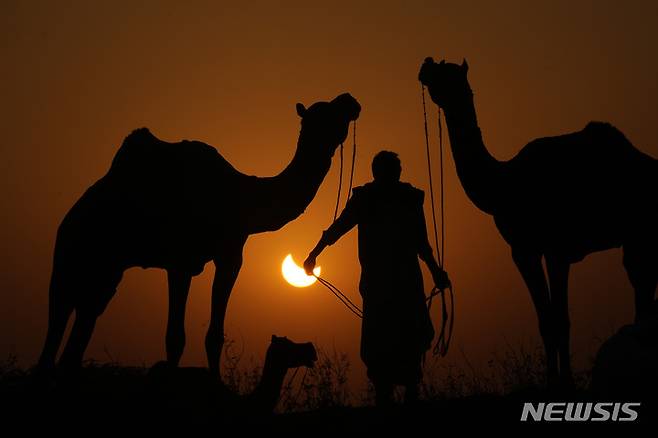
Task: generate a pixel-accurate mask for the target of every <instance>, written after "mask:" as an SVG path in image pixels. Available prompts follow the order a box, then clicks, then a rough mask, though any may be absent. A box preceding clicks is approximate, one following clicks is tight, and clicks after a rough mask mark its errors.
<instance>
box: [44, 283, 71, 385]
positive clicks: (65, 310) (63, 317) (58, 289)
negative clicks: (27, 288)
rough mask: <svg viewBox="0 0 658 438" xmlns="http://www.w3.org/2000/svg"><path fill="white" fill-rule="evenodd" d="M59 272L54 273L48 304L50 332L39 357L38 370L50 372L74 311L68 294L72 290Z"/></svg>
mask: <svg viewBox="0 0 658 438" xmlns="http://www.w3.org/2000/svg"><path fill="white" fill-rule="evenodd" d="M59 277H60V276H59V274H58V273H57V272H55V273H53V279H52V280H51V284H50V294H49V305H48V333H47V334H46V341H45V342H44V346H43V350H42V351H41V356H40V357H39V365H38V370H39V371H40V372H45V373H49V372H51V371H52V370H53V369H54V368H55V359H56V357H57V351H58V350H59V347H60V344H61V342H62V338H63V337H64V331H65V330H66V324H67V323H68V320H69V318H70V316H71V314H72V313H73V305H72V304H71V302H70V301H71V300H70V298H69V297H68V296H67V294H68V293H69V292H70V291H69V290H68V289H67V288H65V287H63V285H62V283H63V282H62V281H59Z"/></svg>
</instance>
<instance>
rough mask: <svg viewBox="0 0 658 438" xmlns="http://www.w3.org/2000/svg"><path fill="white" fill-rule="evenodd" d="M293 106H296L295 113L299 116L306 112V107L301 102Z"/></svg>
mask: <svg viewBox="0 0 658 438" xmlns="http://www.w3.org/2000/svg"><path fill="white" fill-rule="evenodd" d="M295 108H297V114H298V115H299V117H304V115H305V114H306V107H305V106H304V105H302V104H301V103H298V104H297V105H295Z"/></svg>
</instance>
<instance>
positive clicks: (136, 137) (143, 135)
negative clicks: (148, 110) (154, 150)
mask: <svg viewBox="0 0 658 438" xmlns="http://www.w3.org/2000/svg"><path fill="white" fill-rule="evenodd" d="M157 140H158V139H157V137H156V136H155V135H153V134H152V133H151V131H149V129H148V128H146V127H144V128H138V129H135V130H134V131H133V132H131V133H130V135H128V137H126V138H125V139H124V140H123V145H128V144H142V143H144V142H149V141H157ZM123 145H122V146H123Z"/></svg>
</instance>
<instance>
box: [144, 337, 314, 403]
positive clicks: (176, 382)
mask: <svg viewBox="0 0 658 438" xmlns="http://www.w3.org/2000/svg"><path fill="white" fill-rule="evenodd" d="M317 358H318V356H317V352H316V350H315V347H314V346H313V344H312V343H311V342H305V343H296V342H293V341H291V340H289V339H288V338H286V337H279V336H275V335H272V340H271V343H270V346H269V347H268V349H267V353H266V354H265V363H264V364H263V372H262V374H261V378H260V381H259V382H258V384H257V385H256V387H255V388H254V390H253V391H252V392H251V393H249V394H245V395H238V394H235V393H234V392H232V391H230V390H229V389H228V388H226V387H225V386H224V385H223V384H222V383H221V381H219V380H218V379H217V378H216V376H213V375H211V374H210V373H209V371H208V369H207V368H196V367H182V368H170V367H169V364H168V363H167V362H164V363H160V364H156V365H155V366H154V367H153V368H151V370H150V371H149V379H150V381H151V382H152V383H153V386H154V387H155V388H156V390H157V391H161V392H163V393H164V400H170V401H172V402H182V403H185V404H187V403H189V400H191V399H194V398H198V397H199V396H202V397H204V399H205V401H206V402H208V404H209V405H211V406H217V405H219V406H221V407H222V413H223V414H225V415H226V414H233V415H238V416H240V415H245V414H251V415H253V414H255V415H266V414H269V413H272V411H273V410H274V408H275V407H276V404H277V403H278V401H279V397H280V395H281V388H282V386H283V380H284V378H285V376H286V373H287V372H288V370H289V369H292V368H298V367H302V366H304V367H309V368H312V367H313V366H314V364H315V362H316V361H317ZM158 399H161V397H158Z"/></svg>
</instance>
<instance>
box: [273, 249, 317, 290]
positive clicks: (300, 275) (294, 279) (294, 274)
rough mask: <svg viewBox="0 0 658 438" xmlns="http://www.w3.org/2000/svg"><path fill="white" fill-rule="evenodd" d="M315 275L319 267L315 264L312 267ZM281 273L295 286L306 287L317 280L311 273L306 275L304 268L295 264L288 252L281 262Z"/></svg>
mask: <svg viewBox="0 0 658 438" xmlns="http://www.w3.org/2000/svg"><path fill="white" fill-rule="evenodd" d="M313 273H314V274H315V275H318V276H319V275H320V267H319V266H316V267H315V269H313ZM281 274H283V278H285V279H286V281H287V282H288V283H290V284H291V285H293V286H295V287H307V286H310V285H312V284H313V283H315V282H316V281H317V278H315V277H313V276H312V275H306V272H305V271H304V268H302V267H300V266H297V263H295V261H294V260H293V259H292V254H288V255H287V256H286V258H285V259H283V263H282V264H281Z"/></svg>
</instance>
